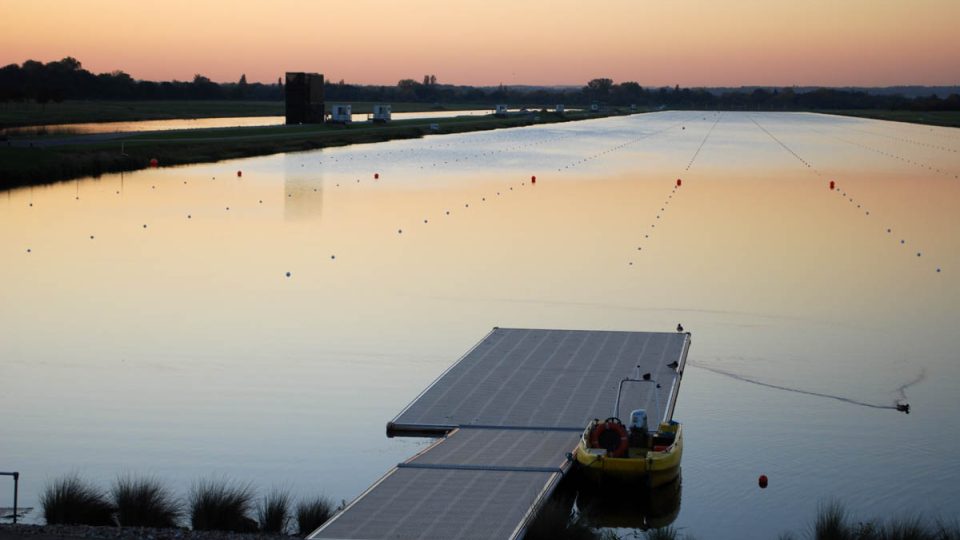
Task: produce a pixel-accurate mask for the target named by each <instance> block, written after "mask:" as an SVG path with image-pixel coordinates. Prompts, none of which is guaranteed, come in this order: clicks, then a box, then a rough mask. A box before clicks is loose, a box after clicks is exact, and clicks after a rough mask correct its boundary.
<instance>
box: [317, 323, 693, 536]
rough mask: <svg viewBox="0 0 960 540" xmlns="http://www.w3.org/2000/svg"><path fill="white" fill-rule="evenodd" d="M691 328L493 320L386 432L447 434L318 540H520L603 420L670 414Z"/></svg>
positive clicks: (367, 494) (379, 484) (396, 470)
mask: <svg viewBox="0 0 960 540" xmlns="http://www.w3.org/2000/svg"><path fill="white" fill-rule="evenodd" d="M689 347H690V334H688V333H674V332H671V333H662V332H661V333H653V332H609V331H582V330H528V329H506V328H494V329H493V331H492V332H490V333H489V334H488V335H487V336H486V337H485V338H484V339H483V340H482V341H481V342H480V343H478V344H477V345H476V346H475V347H474V348H473V349H472V350H470V351H469V352H468V353H467V354H466V355H465V356H464V357H463V358H461V359H460V360H459V361H458V362H457V363H456V364H454V365H453V366H452V367H451V368H450V369H448V370H447V371H446V372H445V373H444V374H443V375H441V376H440V377H439V378H438V379H437V380H436V381H434V382H433V384H431V385H430V387H428V388H427V389H426V390H425V391H424V392H423V393H422V394H420V396H418V397H417V398H416V399H415V400H414V401H413V403H411V404H410V405H408V406H407V408H406V409H404V410H403V411H402V412H401V413H400V414H399V415H398V416H397V417H396V418H394V419H393V421H391V422H389V423H388V424H387V435H388V436H391V437H393V436H433V437H442V438H441V439H439V440H438V441H437V442H435V443H434V444H432V445H430V446H429V447H428V448H427V449H425V450H424V451H422V452H420V453H419V454H417V455H416V456H414V457H412V458H410V459H409V460H407V461H405V462H403V463H401V464H399V465H397V466H396V467H395V468H394V469H392V470H391V471H389V472H388V473H387V474H386V475H384V476H383V477H382V478H381V479H380V480H379V481H378V482H377V483H376V484H374V485H373V486H372V487H370V488H369V489H368V490H367V491H366V492H364V493H363V494H362V495H360V496H359V497H357V499H355V500H354V501H353V502H352V503H351V504H350V505H349V506H347V507H346V508H345V509H344V510H343V511H342V512H340V513H339V514H337V515H336V516H334V517H333V518H332V519H331V520H330V521H328V522H327V523H326V524H325V525H324V526H322V527H321V528H319V529H318V530H317V531H315V532H314V533H313V534H311V535H310V536H309V537H308V538H341V539H348V538H349V539H360V538H366V539H370V538H424V539H426V538H449V539H455V538H522V537H523V535H524V532H525V531H526V527H527V526H528V525H529V522H530V520H531V518H532V517H533V515H534V514H535V512H536V510H537V509H538V508H539V506H540V504H541V503H542V502H543V501H545V500H546V499H547V498H548V497H549V495H550V493H552V491H553V489H554V488H555V487H556V485H557V483H558V482H559V480H560V478H561V477H562V476H563V475H564V474H565V473H566V472H567V470H569V467H570V461H569V460H568V458H567V454H568V453H569V452H571V451H572V450H573V448H574V447H575V446H576V444H577V441H578V439H579V436H580V433H582V432H583V429H584V428H585V427H586V425H587V424H588V423H589V422H590V420H592V419H594V418H600V419H603V418H607V417H609V416H611V413H612V409H613V403H614V400H615V399H616V395H617V387H618V385H619V383H620V380H621V379H623V378H625V377H639V376H641V375H642V374H646V373H649V374H650V379H651V383H650V384H637V385H630V386H629V387H628V388H627V389H626V390H625V391H624V394H623V399H622V403H621V412H622V413H623V414H628V413H629V411H631V410H633V409H638V408H643V409H646V410H647V411H650V412H651V413H652V414H651V415H650V416H651V418H656V419H658V420H660V421H669V420H671V419H672V418H673V409H674V405H675V403H676V399H677V392H678V391H679V388H680V378H681V376H682V375H683V369H684V364H685V362H686V357H687V350H688V349H689Z"/></svg>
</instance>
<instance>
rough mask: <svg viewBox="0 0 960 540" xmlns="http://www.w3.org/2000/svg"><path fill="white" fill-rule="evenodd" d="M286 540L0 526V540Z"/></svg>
mask: <svg viewBox="0 0 960 540" xmlns="http://www.w3.org/2000/svg"><path fill="white" fill-rule="evenodd" d="M18 538H29V539H30V540H88V539H94V540H96V539H103V540H134V539H137V540H141V539H143V540H290V539H292V538H294V537H292V536H278V535H274V534H240V533H229V532H216V531H191V530H188V529H137V528H120V527H89V526H86V525H0V540H14V539H18Z"/></svg>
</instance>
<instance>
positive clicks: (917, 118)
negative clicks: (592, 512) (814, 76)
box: [814, 110, 960, 127]
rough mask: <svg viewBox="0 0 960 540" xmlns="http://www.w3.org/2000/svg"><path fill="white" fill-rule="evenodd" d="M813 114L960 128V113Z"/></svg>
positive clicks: (867, 111) (871, 111) (864, 112)
mask: <svg viewBox="0 0 960 540" xmlns="http://www.w3.org/2000/svg"><path fill="white" fill-rule="evenodd" d="M814 112H820V113H824V114H836V115H839V116H855V117H857V118H873V119H875V120H891V121H894V122H909V123H911V124H925V125H930V126H942V127H960V111H880V110H877V111H875V110H840V111H814Z"/></svg>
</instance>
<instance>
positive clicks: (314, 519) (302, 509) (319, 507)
mask: <svg viewBox="0 0 960 540" xmlns="http://www.w3.org/2000/svg"><path fill="white" fill-rule="evenodd" d="M334 512H336V508H335V507H334V506H333V502H332V501H331V500H330V499H328V498H326V497H321V496H317V497H314V498H312V499H307V500H305V501H300V503H299V504H297V534H298V535H300V536H306V535H308V534H310V533H312V532H313V531H315V530H317V528H318V527H320V526H321V525H323V524H324V523H326V522H327V520H328V519H330V518H331V517H333V513H334Z"/></svg>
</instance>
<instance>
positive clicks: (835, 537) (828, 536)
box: [813, 501, 853, 540]
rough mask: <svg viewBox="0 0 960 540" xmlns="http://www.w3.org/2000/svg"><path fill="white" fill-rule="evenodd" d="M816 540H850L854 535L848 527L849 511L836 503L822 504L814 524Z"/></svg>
mask: <svg viewBox="0 0 960 540" xmlns="http://www.w3.org/2000/svg"><path fill="white" fill-rule="evenodd" d="M813 534H814V538H816V540H849V539H850V538H851V537H852V536H853V534H852V533H851V531H850V528H849V527H847V511H846V510H845V509H844V508H843V505H841V504H840V503H838V502H836V501H832V502H828V503H826V504H821V505H820V508H819V509H818V510H817V521H816V522H815V523H814V524H813Z"/></svg>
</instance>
